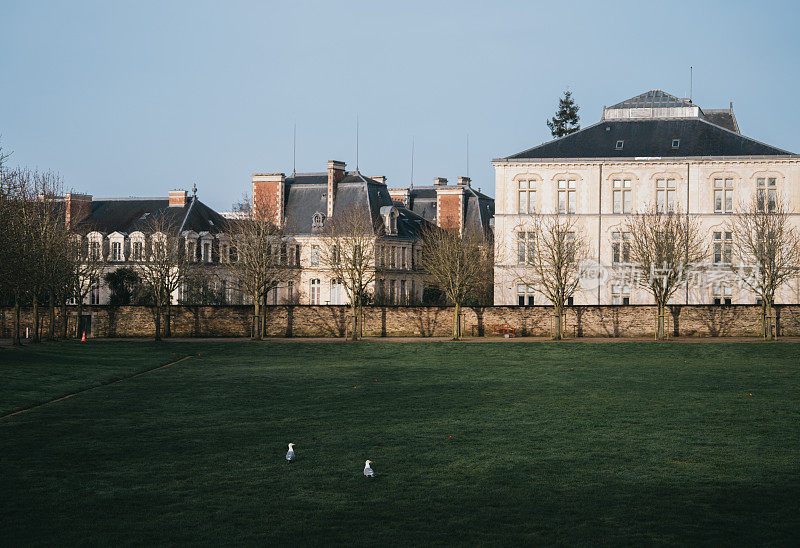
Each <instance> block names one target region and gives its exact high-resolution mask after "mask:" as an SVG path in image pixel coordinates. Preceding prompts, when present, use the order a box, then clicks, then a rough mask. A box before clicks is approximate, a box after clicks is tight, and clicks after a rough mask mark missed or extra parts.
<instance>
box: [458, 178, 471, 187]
mask: <svg viewBox="0 0 800 548" xmlns="http://www.w3.org/2000/svg"><path fill="white" fill-rule="evenodd" d="M471 180H472V179H470V178H469V177H459V178H458V184H459V186H469V183H470V181H471Z"/></svg>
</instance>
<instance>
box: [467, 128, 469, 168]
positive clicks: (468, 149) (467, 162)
mask: <svg viewBox="0 0 800 548" xmlns="http://www.w3.org/2000/svg"><path fill="white" fill-rule="evenodd" d="M467 177H469V133H467Z"/></svg>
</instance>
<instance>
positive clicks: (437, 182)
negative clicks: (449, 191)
mask: <svg viewBox="0 0 800 548" xmlns="http://www.w3.org/2000/svg"><path fill="white" fill-rule="evenodd" d="M446 185H447V179H446V178H444V177H434V178H433V186H446Z"/></svg>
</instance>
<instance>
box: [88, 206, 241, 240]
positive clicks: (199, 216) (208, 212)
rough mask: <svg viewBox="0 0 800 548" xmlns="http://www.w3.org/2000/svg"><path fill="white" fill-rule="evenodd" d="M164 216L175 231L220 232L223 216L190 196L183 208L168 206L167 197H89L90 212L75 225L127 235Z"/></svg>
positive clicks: (142, 229)
mask: <svg viewBox="0 0 800 548" xmlns="http://www.w3.org/2000/svg"><path fill="white" fill-rule="evenodd" d="M156 215H163V216H164V217H165V219H167V221H168V222H169V224H170V226H171V227H172V228H173V229H174V230H194V231H195V232H203V231H206V232H211V233H217V232H222V231H223V230H224V227H225V223H226V221H225V218H223V217H222V216H221V215H220V214H219V213H217V212H216V211H214V210H213V209H211V208H210V207H208V206H207V205H205V204H203V203H202V202H200V200H198V199H196V198H190V199H189V201H188V202H187V205H185V206H183V207H169V198H120V199H115V198H102V199H98V200H92V211H91V213H90V214H89V215H88V216H87V217H86V218H85V219H83V220H82V221H81V222H80V223H78V225H77V226H76V227H75V231H76V232H78V233H80V234H88V233H89V232H92V231H99V232H104V233H106V234H110V233H112V232H122V233H125V234H130V233H132V232H136V231H139V230H141V231H147V230H148V228H149V223H150V219H152V218H153V216H156Z"/></svg>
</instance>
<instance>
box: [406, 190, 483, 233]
mask: <svg viewBox="0 0 800 548" xmlns="http://www.w3.org/2000/svg"><path fill="white" fill-rule="evenodd" d="M436 188H437V187H435V186H422V187H416V186H415V187H413V188H410V189H409V204H408V206H409V209H410V210H411V211H413V212H414V213H416V214H417V215H419V216H420V217H423V218H424V219H425V220H426V221H428V222H431V223H435V222H436ZM450 188H453V187H450ZM461 188H465V189H466V190H467V199H466V200H465V203H464V208H465V211H464V225H465V226H466V227H472V228H482V229H483V230H484V231H489V227H490V224H489V221H490V220H491V218H492V217H493V216H494V198H491V197H489V196H487V195H485V194H483V193H481V192H478V191H477V190H475V189H474V188H472V187H471V186H464V187H461Z"/></svg>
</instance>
